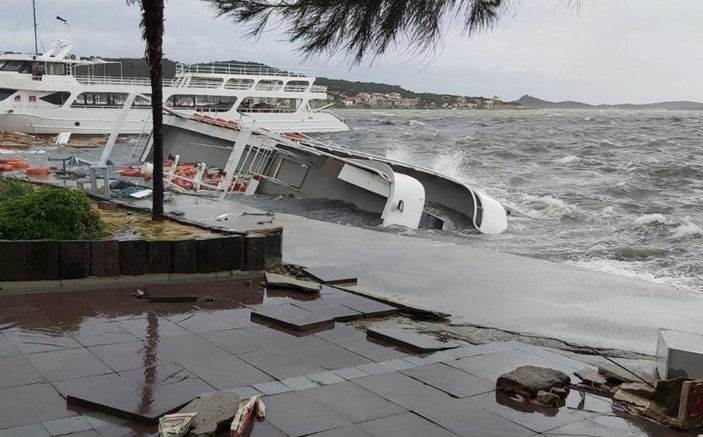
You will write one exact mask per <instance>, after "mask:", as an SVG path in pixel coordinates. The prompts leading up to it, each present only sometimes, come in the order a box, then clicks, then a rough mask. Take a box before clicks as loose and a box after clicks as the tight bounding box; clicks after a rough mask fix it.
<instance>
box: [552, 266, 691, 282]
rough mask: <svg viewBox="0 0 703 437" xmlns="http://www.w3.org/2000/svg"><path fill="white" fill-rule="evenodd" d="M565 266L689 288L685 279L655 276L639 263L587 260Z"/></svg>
mask: <svg viewBox="0 0 703 437" xmlns="http://www.w3.org/2000/svg"><path fill="white" fill-rule="evenodd" d="M566 264H569V265H573V266H576V267H581V268H583V269H586V270H593V271H596V272H602V273H609V274H611V275H617V276H624V277H627V278H633V279H639V280H641V281H647V282H653V283H655V284H664V285H670V286H672V287H676V288H686V289H688V288H690V280H688V279H687V278H683V277H681V278H679V277H674V276H666V275H655V274H653V273H652V272H649V271H647V270H646V268H645V266H644V265H643V264H640V263H633V262H626V261H618V260H613V259H588V260H578V261H566Z"/></svg>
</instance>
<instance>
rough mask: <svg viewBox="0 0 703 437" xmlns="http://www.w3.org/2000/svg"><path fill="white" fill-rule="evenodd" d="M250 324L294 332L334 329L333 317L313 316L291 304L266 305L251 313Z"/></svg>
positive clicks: (313, 314)
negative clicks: (281, 328)
mask: <svg viewBox="0 0 703 437" xmlns="http://www.w3.org/2000/svg"><path fill="white" fill-rule="evenodd" d="M251 321H252V322H264V323H270V324H273V325H276V326H280V327H283V328H287V329H291V330H294V331H310V330H326V329H332V328H334V323H335V320H334V317H331V316H329V315H325V314H315V313H312V312H310V311H306V310H304V309H302V308H298V307H296V306H294V305H291V304H282V305H266V306H262V307H259V308H257V309H256V310H255V311H252V312H251Z"/></svg>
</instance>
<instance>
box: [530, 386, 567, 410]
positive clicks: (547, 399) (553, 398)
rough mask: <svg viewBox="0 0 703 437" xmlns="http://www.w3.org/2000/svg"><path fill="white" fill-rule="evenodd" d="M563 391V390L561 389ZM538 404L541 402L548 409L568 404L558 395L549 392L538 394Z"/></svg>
mask: <svg viewBox="0 0 703 437" xmlns="http://www.w3.org/2000/svg"><path fill="white" fill-rule="evenodd" d="M560 390H561V389H560ZM535 400H536V401H537V402H539V403H540V404H542V405H546V406H548V407H556V408H559V407H563V406H564V405H565V404H566V401H564V399H562V398H561V396H559V395H558V394H556V393H551V392H548V391H544V390H540V391H539V392H538V393H537V397H536V398H535Z"/></svg>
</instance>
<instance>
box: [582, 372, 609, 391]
mask: <svg viewBox="0 0 703 437" xmlns="http://www.w3.org/2000/svg"><path fill="white" fill-rule="evenodd" d="M574 375H576V376H577V377H578V378H579V379H581V381H583V382H584V383H585V384H586V385H590V386H592V387H596V388H600V387H603V386H606V385H607V384H608V380H607V379H606V378H605V376H603V375H601V374H600V373H598V371H597V370H595V369H594V368H592V367H585V368H583V369H581V370H579V371H577V372H574Z"/></svg>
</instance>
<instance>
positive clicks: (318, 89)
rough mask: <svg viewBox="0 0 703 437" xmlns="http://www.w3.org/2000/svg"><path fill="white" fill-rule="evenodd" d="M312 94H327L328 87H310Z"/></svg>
mask: <svg viewBox="0 0 703 437" xmlns="http://www.w3.org/2000/svg"><path fill="white" fill-rule="evenodd" d="M310 92H311V93H327V87H326V86H322V85H313V86H311V87H310Z"/></svg>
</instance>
